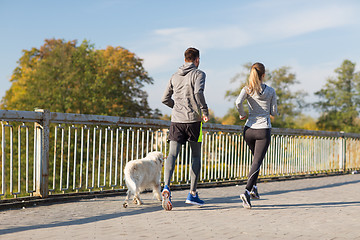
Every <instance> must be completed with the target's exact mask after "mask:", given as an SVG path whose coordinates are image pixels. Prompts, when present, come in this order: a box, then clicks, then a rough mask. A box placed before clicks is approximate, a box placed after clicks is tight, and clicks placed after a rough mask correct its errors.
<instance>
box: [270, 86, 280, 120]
mask: <svg viewBox="0 0 360 240" xmlns="http://www.w3.org/2000/svg"><path fill="white" fill-rule="evenodd" d="M276 99H277V97H276V92H275V90H274V94H272V97H271V100H270V115H271V116H274V117H275V116H277V115H279V113H278V110H277V103H276Z"/></svg>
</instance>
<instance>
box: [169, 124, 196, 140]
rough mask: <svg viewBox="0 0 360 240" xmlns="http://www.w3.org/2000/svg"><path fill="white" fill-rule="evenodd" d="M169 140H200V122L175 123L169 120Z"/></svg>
mask: <svg viewBox="0 0 360 240" xmlns="http://www.w3.org/2000/svg"><path fill="white" fill-rule="evenodd" d="M169 140H170V141H176V142H178V143H181V144H184V143H186V141H189V142H201V141H202V123H201V122H193V123H176V122H171V124H170V130H169Z"/></svg>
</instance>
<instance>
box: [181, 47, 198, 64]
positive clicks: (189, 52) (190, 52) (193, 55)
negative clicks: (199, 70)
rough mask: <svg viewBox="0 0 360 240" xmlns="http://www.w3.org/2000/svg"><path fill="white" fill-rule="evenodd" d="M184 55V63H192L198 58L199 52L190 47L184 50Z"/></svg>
mask: <svg viewBox="0 0 360 240" xmlns="http://www.w3.org/2000/svg"><path fill="white" fill-rule="evenodd" d="M184 55H185V61H187V62H194V61H195V59H197V58H198V57H200V52H199V50H197V49H196V48H192V47H190V48H188V49H186V51H185V54H184Z"/></svg>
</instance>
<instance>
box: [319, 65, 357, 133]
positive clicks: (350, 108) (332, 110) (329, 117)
mask: <svg viewBox="0 0 360 240" xmlns="http://www.w3.org/2000/svg"><path fill="white" fill-rule="evenodd" d="M335 73H336V74H337V76H336V77H335V78H328V79H327V83H326V84H325V86H324V87H323V88H322V89H321V90H320V91H317V92H316V93H315V95H316V96H318V97H319V99H320V100H319V101H318V102H315V103H314V107H315V108H317V109H319V110H320V111H321V116H320V118H319V119H318V121H317V125H318V126H319V128H320V129H322V130H332V131H346V132H360V127H359V124H358V123H357V122H358V119H357V117H358V111H359V103H360V73H359V72H355V63H353V62H351V61H349V60H344V61H343V63H342V64H341V66H340V67H339V68H336V69H335Z"/></svg>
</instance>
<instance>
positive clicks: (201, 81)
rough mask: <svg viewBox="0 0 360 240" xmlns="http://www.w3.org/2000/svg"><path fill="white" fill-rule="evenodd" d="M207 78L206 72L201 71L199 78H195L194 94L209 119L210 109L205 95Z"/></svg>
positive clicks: (205, 116)
mask: <svg viewBox="0 0 360 240" xmlns="http://www.w3.org/2000/svg"><path fill="white" fill-rule="evenodd" d="M205 78H206V75H205V73H204V72H200V73H199V75H198V76H197V79H196V80H195V85H194V95H195V99H196V101H197V102H198V103H199V105H200V109H201V111H202V113H203V115H204V118H205V119H208V118H209V109H208V106H207V104H206V101H205V96H204V89H205ZM205 119H204V121H205Z"/></svg>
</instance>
